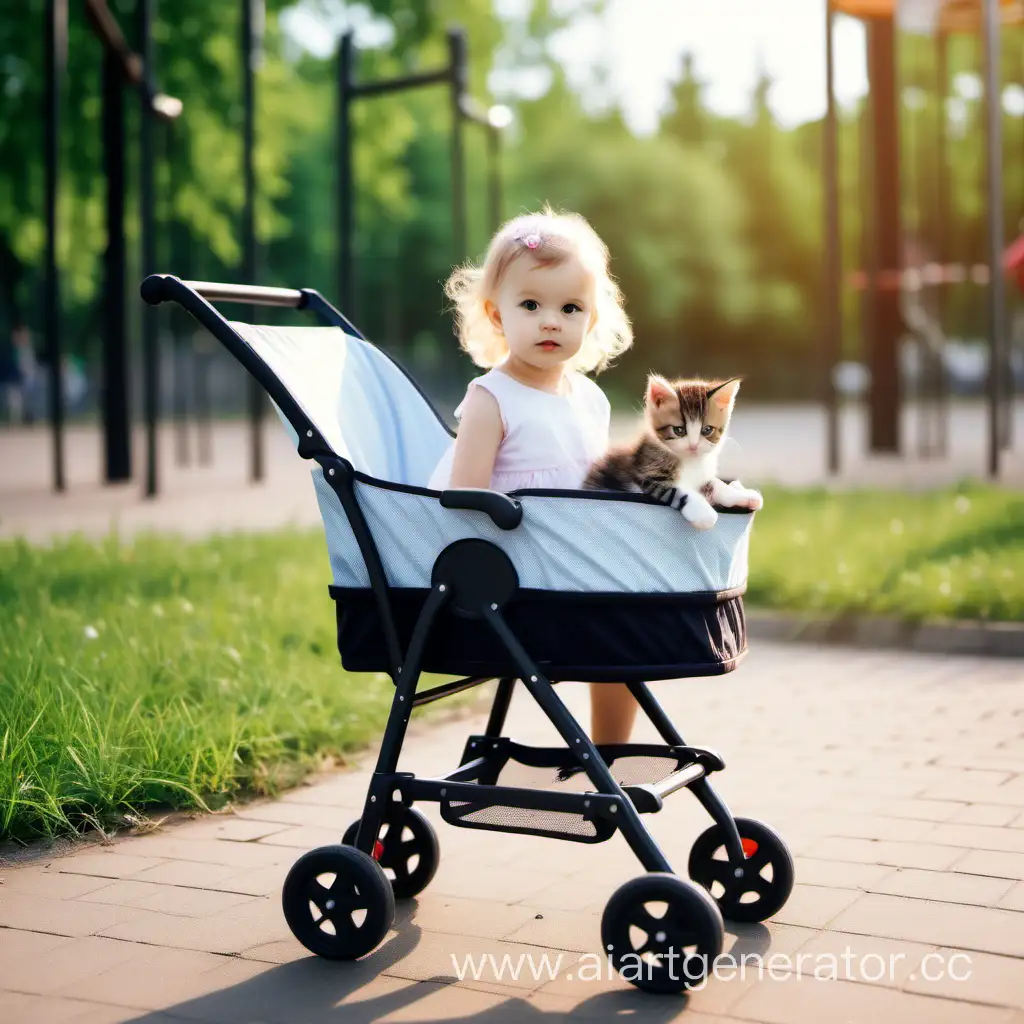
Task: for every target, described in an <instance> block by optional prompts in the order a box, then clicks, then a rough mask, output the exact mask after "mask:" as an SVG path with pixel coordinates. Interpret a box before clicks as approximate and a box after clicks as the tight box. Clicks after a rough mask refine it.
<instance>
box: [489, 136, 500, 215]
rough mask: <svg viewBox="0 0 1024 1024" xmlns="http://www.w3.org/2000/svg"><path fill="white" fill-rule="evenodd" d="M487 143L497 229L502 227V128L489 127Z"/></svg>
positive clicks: (491, 193) (491, 197)
mask: <svg viewBox="0 0 1024 1024" xmlns="http://www.w3.org/2000/svg"><path fill="white" fill-rule="evenodd" d="M487 143H488V147H487V148H488V150H489V155H490V164H491V168H490V170H491V176H490V186H491V187H490V200H491V201H490V207H491V230H492V231H497V230H498V228H500V227H501V129H500V128H498V127H497V126H495V125H493V124H492V125H488V127H487Z"/></svg>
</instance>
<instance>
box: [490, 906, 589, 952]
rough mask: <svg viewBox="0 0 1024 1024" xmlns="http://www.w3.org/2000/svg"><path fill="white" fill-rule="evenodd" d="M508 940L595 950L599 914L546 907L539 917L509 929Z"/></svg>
mask: <svg viewBox="0 0 1024 1024" xmlns="http://www.w3.org/2000/svg"><path fill="white" fill-rule="evenodd" d="M505 938H507V939H508V941H509V942H521V943H525V944H527V945H530V946H540V947H542V948H544V949H552V950H554V949H564V950H575V951H576V952H578V953H590V952H597V951H598V950H599V949H600V948H601V916H600V915H599V914H587V913H583V912H581V911H573V910H548V911H545V912H544V913H543V916H542V917H540V918H539V919H538V918H537V917H536V915H531V917H530V920H528V921H525V922H523V923H522V924H521V925H519V926H518V927H514V928H512V929H510V930H509V932H508V933H507V934H506V935H505Z"/></svg>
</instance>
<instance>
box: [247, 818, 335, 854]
mask: <svg viewBox="0 0 1024 1024" xmlns="http://www.w3.org/2000/svg"><path fill="white" fill-rule="evenodd" d="M343 834H344V829H343V828H340V827H337V826H336V827H335V828H322V827H320V826H319V825H290V826H286V827H284V828H283V829H281V831H279V832H275V833H274V834H273V835H270V836H267V837H266V839H261V840H260V842H259V845H260V846H282V847H287V848H289V849H291V850H298V851H302V852H304V851H306V850H312V849H315V848H316V847H318V846H336V845H337V844H338V843H340V842H341V837H342V835H343ZM289 856H291V857H293V858H297V857H298V854H297V853H293V854H289Z"/></svg>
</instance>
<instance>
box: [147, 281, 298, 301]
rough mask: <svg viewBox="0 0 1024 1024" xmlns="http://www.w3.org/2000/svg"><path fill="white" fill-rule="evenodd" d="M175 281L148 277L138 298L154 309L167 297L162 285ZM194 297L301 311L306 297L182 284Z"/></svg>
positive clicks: (266, 290)
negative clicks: (192, 292)
mask: <svg viewBox="0 0 1024 1024" xmlns="http://www.w3.org/2000/svg"><path fill="white" fill-rule="evenodd" d="M172 280H177V279H176V278H174V277H172V276H170V275H168V274H152V275H150V276H149V277H147V278H146V280H145V281H143V282H142V289H141V291H142V298H143V299H144V300H145V301H146V302H148V303H149V305H151V306H158V305H159V304H160V303H161V302H163V301H164V300H165V299H166V298H168V295H167V289H166V285H167V283H168V282H169V281H172ZM181 283H182V284H183V285H185V287H187V288H191V289H192V291H194V292H195V293H196V294H197V295H200V296H202V298H204V299H207V300H209V301H210V302H244V303H245V304H246V305H249V306H284V307H286V308H289V309H302V308H303V307H304V306H305V305H306V302H307V295H306V293H305V292H303V291H300V290H299V289H298V288H264V287H262V286H260V285H255V284H223V283H221V282H218V281H182V282H181Z"/></svg>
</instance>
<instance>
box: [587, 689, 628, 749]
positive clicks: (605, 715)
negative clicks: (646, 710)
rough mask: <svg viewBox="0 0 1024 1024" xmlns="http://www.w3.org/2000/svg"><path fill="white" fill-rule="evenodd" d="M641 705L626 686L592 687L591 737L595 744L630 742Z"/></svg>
mask: <svg viewBox="0 0 1024 1024" xmlns="http://www.w3.org/2000/svg"><path fill="white" fill-rule="evenodd" d="M638 707H639V705H638V704H637V702H636V699H635V698H634V697H633V694H631V693H630V692H629V690H628V689H627V688H626V684H625V683H591V684H590V738H591V739H592V740H593V741H594V743H597V744H600V743H628V742H629V737H630V736H631V735H632V733H633V722H634V720H635V719H636V712H637V708H638Z"/></svg>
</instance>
